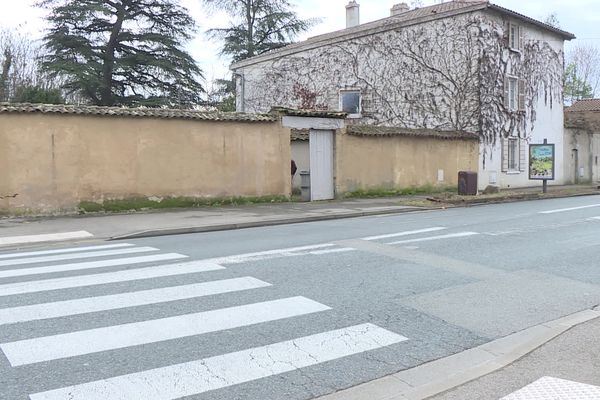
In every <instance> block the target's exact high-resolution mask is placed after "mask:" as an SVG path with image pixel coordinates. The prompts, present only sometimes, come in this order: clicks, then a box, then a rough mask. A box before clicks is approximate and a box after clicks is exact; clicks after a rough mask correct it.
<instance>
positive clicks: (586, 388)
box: [500, 376, 600, 400]
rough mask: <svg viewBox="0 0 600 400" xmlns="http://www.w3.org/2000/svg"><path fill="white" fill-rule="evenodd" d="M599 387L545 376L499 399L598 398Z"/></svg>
mask: <svg viewBox="0 0 600 400" xmlns="http://www.w3.org/2000/svg"><path fill="white" fill-rule="evenodd" d="M598 399H600V387H598V386H592V385H587V384H584V383H579V382H572V381H567V380H565V379H557V378H552V377H548V376H545V377H543V378H541V379H538V380H537V381H535V382H533V383H532V384H531V385H528V386H525V387H524V388H523V389H521V390H519V391H516V392H514V393H512V394H509V395H508V396H506V397H503V398H502V399H500V400H598Z"/></svg>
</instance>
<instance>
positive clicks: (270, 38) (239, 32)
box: [204, 0, 319, 61]
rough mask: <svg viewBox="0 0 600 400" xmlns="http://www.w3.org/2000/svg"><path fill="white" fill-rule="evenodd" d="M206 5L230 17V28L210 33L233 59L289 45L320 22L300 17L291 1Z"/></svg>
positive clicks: (210, 0)
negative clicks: (221, 41) (293, 8)
mask: <svg viewBox="0 0 600 400" xmlns="http://www.w3.org/2000/svg"><path fill="white" fill-rule="evenodd" d="M204 4H206V5H207V6H209V7H210V8H211V9H213V10H221V11H225V12H227V13H228V14H229V15H230V16H231V18H232V24H231V26H230V27H228V28H219V29H211V30H210V31H209V34H211V35H212V36H213V37H215V38H217V39H220V40H223V42H224V43H223V47H222V49H221V54H222V55H225V56H229V57H231V58H232V59H233V61H240V60H243V59H246V58H249V57H253V56H256V55H259V54H262V53H265V52H267V51H270V50H273V49H277V48H280V47H283V46H285V45H288V44H290V43H291V42H292V41H293V40H294V39H295V38H296V36H297V35H298V34H300V33H302V32H305V31H307V30H308V29H310V28H311V27H312V26H313V25H315V24H316V23H318V22H319V20H317V19H308V20H302V19H300V18H298V15H297V14H296V13H295V12H294V11H292V5H291V4H290V2H289V1H288V0H204Z"/></svg>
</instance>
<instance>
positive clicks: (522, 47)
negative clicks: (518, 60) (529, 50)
mask: <svg viewBox="0 0 600 400" xmlns="http://www.w3.org/2000/svg"><path fill="white" fill-rule="evenodd" d="M517 30H518V32H519V38H518V40H519V43H518V45H519V50H521V51H523V50H524V46H525V40H524V38H523V36H524V35H523V34H524V33H525V32H524V31H525V29H523V27H522V26H521V25H519V26H517Z"/></svg>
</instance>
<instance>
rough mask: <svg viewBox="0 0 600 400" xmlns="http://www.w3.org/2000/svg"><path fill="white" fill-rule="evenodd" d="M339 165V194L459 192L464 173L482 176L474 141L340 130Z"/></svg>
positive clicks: (337, 165)
mask: <svg viewBox="0 0 600 400" xmlns="http://www.w3.org/2000/svg"><path fill="white" fill-rule="evenodd" d="M335 162H336V193H338V194H341V193H345V192H351V191H354V190H358V189H373V188H407V187H420V186H425V185H431V186H457V185H458V172H459V171H477V168H478V163H479V141H478V140H477V139H476V138H475V139H474V138H473V137H470V138H462V139H453V140H449V139H447V138H436V137H427V136H408V135H405V134H399V135H392V134H386V135H356V134H348V133H347V132H346V131H345V130H340V131H338V133H337V135H336V160H335ZM439 171H443V173H442V175H443V177H442V176H440V175H438V173H439ZM438 178H443V179H438Z"/></svg>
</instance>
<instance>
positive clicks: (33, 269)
mask: <svg viewBox="0 0 600 400" xmlns="http://www.w3.org/2000/svg"><path fill="white" fill-rule="evenodd" d="M599 233H600V200H599V199H598V198H597V197H579V198H570V199H559V200H544V201H537V202H524V203H512V204H501V205H490V206H482V207H475V208H461V209H452V210H445V211H434V212H427V213H418V214H406V215H398V216H382V217H368V218H357V219H349V220H338V221H330V222H317V223H307V224H298V225H288V226H278V227H269V228H259V229H247V230H239V231H228V232H215V233H206V234H195V235H183V236H169V237H158V238H151V239H143V240H133V241H127V242H126V243H123V242H97V243H92V244H89V243H88V244H86V245H85V247H92V248H87V249H81V248H74V247H73V246H69V245H64V246H63V247H56V246H53V247H52V248H47V249H45V248H43V247H40V248H37V249H35V250H27V251H23V252H20V253H12V252H6V251H5V252H0V350H1V351H0V398H1V399H27V398H29V396H30V398H31V399H34V400H40V399H46V400H51V399H52V400H54V399H85V400H90V399H124V400H125V399H126V400H134V399H144V400H149V399H171V398H182V397H185V398H186V399H187V398H189V399H211V400H220V399H228V400H230V399H289V400H296V399H298V400H300V399H312V398H314V397H317V396H320V395H324V394H327V393H331V392H334V391H336V390H339V389H343V388H347V387H350V386H353V385H356V384H359V383H362V382H366V381H369V380H372V379H375V378H379V377H382V376H385V375H388V374H391V373H395V372H398V371H401V370H404V369H407V368H411V367H414V366H417V365H420V364H422V363H424V362H427V361H431V360H434V359H438V358H441V357H445V356H448V355H451V354H454V353H457V352H460V351H463V350H465V349H469V348H472V347H474V346H478V345H480V344H483V343H486V342H488V341H490V340H493V339H496V338H499V337H502V336H506V335H508V334H511V333H513V332H516V331H520V330H522V329H525V328H527V327H530V326H533V325H536V324H539V323H543V322H546V321H549V320H554V319H556V318H559V317H561V316H564V315H567V314H570V313H573V312H577V311H581V310H584V309H589V308H592V307H594V306H596V305H598V304H600V268H598V265H599V262H598V256H599V255H600V252H599V248H600V235H599ZM97 246H102V247H100V248H98V247H97ZM106 246H110V247H106ZM290 248H291V249H290Z"/></svg>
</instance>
